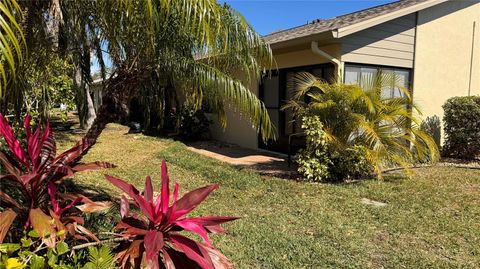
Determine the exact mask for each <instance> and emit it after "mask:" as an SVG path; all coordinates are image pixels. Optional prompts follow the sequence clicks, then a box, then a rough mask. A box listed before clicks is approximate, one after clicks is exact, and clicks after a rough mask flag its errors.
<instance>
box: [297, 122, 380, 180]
mask: <svg viewBox="0 0 480 269" xmlns="http://www.w3.org/2000/svg"><path fill="white" fill-rule="evenodd" d="M302 128H303V130H304V132H305V134H306V136H307V143H306V148H305V149H303V150H301V151H300V152H299V153H298V154H297V156H296V162H297V164H298V171H299V173H301V174H302V175H303V176H304V178H305V179H306V180H308V181H315V182H321V181H342V180H346V179H356V178H362V177H366V176H370V175H372V174H373V167H372V165H371V164H370V163H369V162H368V160H367V158H366V156H367V149H366V148H365V147H363V146H353V147H350V148H347V149H344V150H341V151H340V150H337V149H336V148H335V147H332V146H331V145H329V143H328V141H327V139H326V133H325V131H324V130H323V124H322V122H321V121H320V117H319V116H315V115H314V116H305V117H303V123H302Z"/></svg>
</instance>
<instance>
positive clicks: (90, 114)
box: [85, 85, 97, 129]
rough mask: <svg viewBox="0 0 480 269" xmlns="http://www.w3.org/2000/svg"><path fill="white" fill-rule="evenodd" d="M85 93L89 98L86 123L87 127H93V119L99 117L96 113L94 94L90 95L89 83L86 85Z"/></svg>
mask: <svg viewBox="0 0 480 269" xmlns="http://www.w3.org/2000/svg"><path fill="white" fill-rule="evenodd" d="M85 94H86V98H87V111H86V112H87V115H86V116H87V117H86V120H85V123H86V126H85V127H86V129H90V127H92V124H93V121H94V120H95V118H96V117H97V115H96V113H95V106H94V104H93V100H92V96H91V95H90V87H89V86H88V85H85Z"/></svg>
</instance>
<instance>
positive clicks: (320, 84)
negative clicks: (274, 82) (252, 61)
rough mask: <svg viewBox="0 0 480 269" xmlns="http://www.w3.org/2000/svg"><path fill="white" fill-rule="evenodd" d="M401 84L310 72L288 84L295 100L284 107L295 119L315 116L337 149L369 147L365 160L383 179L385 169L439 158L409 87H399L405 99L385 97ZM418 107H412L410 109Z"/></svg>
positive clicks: (384, 77)
mask: <svg viewBox="0 0 480 269" xmlns="http://www.w3.org/2000/svg"><path fill="white" fill-rule="evenodd" d="M392 85H398V83H397V82H396V78H395V77H394V76H392V75H387V74H378V75H376V76H372V77H370V78H368V82H366V83H365V86H364V88H363V89H362V88H361V87H360V86H358V85H345V84H341V83H336V84H329V83H326V82H325V81H323V80H321V79H319V78H316V77H315V76H313V75H311V74H309V73H300V74H298V75H297V76H296V77H295V78H294V80H293V81H291V85H290V87H292V88H294V89H295V94H294V99H293V100H291V101H290V102H288V103H287V104H286V105H285V106H284V107H283V109H292V110H293V111H294V112H295V115H296V117H297V118H299V117H302V116H304V115H316V116H318V117H319V118H320V121H321V122H322V125H323V130H324V138H325V139H326V140H327V141H328V143H329V144H330V145H331V146H333V147H334V149H335V150H336V151H338V152H347V150H348V149H350V148H352V147H354V146H363V147H365V151H366V157H367V160H368V161H369V162H370V163H371V164H372V165H373V167H374V170H375V173H376V174H377V176H378V177H379V178H381V176H382V171H383V170H384V169H385V168H388V167H391V166H394V165H399V166H401V167H403V168H404V169H405V170H406V171H407V172H408V173H409V175H411V173H410V170H409V169H408V166H409V165H410V164H411V163H412V162H415V161H418V160H420V161H432V162H435V161H437V160H438V158H439V152H438V148H437V145H436V144H435V141H434V140H433V139H432V138H431V137H430V136H429V135H428V134H426V133H425V132H423V131H422V130H420V128H419V125H420V119H419V118H418V117H417V116H416V115H415V112H419V111H418V109H417V106H415V105H414V104H413V102H412V99H411V97H410V94H409V91H408V90H407V89H404V88H402V87H398V86H395V87H396V89H398V90H399V91H401V92H402V93H403V96H401V97H386V96H385V94H383V93H384V90H385V89H386V88H388V87H391V86H392ZM412 110H414V111H412Z"/></svg>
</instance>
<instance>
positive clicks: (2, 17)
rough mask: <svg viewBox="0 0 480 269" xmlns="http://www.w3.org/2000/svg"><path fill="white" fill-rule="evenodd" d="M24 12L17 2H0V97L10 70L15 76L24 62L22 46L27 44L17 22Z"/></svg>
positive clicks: (13, 0)
mask: <svg viewBox="0 0 480 269" xmlns="http://www.w3.org/2000/svg"><path fill="white" fill-rule="evenodd" d="M21 14H22V11H21V10H20V7H19V5H18V3H17V1H16V0H2V1H1V2H0V32H1V36H0V97H2V96H3V95H4V90H5V86H6V85H7V81H8V79H9V77H8V73H7V71H8V69H10V71H11V73H12V75H13V76H15V67H16V65H17V64H18V62H19V61H21V60H22V48H21V46H22V44H23V43H25V40H24V37H23V33H22V29H21V27H20V25H19V24H18V22H17V19H18V18H21Z"/></svg>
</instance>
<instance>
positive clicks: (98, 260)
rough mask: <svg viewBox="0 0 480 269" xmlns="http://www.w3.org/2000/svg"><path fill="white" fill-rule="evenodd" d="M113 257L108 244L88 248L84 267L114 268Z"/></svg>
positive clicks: (97, 268) (88, 268)
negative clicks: (86, 261)
mask: <svg viewBox="0 0 480 269" xmlns="http://www.w3.org/2000/svg"><path fill="white" fill-rule="evenodd" d="M114 265H115V258H114V257H113V255H112V253H111V251H110V249H109V248H108V246H105V245H104V246H101V247H100V248H96V247H89V248H88V263H87V264H86V265H85V267H84V268H86V269H90V268H91V269H93V268H95V269H110V268H114Z"/></svg>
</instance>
